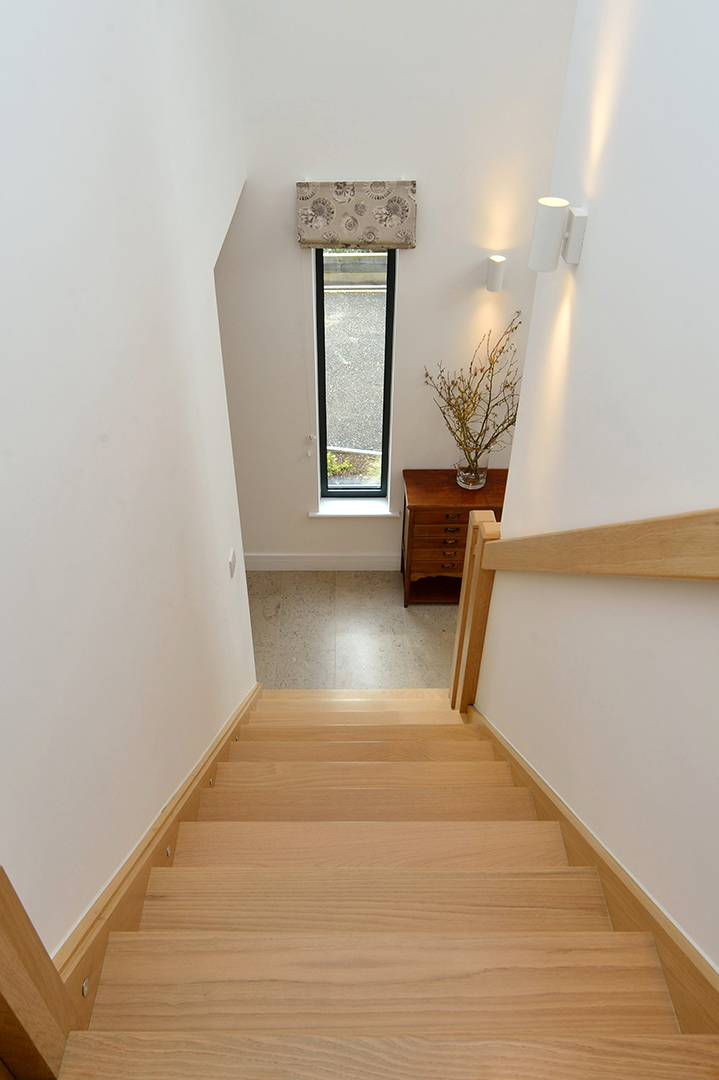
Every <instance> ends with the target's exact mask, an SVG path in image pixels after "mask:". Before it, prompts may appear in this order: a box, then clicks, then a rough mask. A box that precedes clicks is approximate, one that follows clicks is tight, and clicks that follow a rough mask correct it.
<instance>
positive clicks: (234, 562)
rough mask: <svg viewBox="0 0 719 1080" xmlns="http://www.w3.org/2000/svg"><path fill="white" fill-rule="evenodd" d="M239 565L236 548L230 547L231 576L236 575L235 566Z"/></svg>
mask: <svg viewBox="0 0 719 1080" xmlns="http://www.w3.org/2000/svg"><path fill="white" fill-rule="evenodd" d="M236 566H237V556H236V555H235V549H234V548H230V577H234V576H235V567H236Z"/></svg>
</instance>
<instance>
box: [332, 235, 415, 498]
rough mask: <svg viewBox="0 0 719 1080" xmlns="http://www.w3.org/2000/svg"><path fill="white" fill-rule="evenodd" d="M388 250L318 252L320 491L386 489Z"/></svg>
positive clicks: (371, 492) (391, 277)
mask: <svg viewBox="0 0 719 1080" xmlns="http://www.w3.org/2000/svg"><path fill="white" fill-rule="evenodd" d="M395 256H396V253H395V252H394V251H390V252H387V251H334V250H318V252H317V308H318V311H317V315H318V319H317V323H318V359H319V373H318V374H319V397H320V402H319V404H320V440H319V442H320V474H321V477H322V494H323V495H333V496H334V495H373V496H377V495H384V494H386V490H387V451H388V442H389V407H390V402H389V394H390V386H391V329H392V327H391V323H392V319H391V313H392V309H393V306H394V260H395Z"/></svg>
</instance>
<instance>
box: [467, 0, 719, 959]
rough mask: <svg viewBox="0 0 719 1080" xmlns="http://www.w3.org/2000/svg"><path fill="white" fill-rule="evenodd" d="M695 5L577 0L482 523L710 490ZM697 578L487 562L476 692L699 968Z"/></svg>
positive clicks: (707, 275)
mask: <svg viewBox="0 0 719 1080" xmlns="http://www.w3.org/2000/svg"><path fill="white" fill-rule="evenodd" d="M717 35H719V9H717V7H716V5H715V4H713V3H711V2H710V0H696V2H695V3H693V4H689V5H683V6H682V7H681V8H679V7H677V5H676V4H674V3H672V2H671V0H602V2H601V3H597V2H596V0H580V3H579V8H578V15H577V24H576V30H575V35H574V41H573V45H572V52H571V58H570V65H569V75H568V82H567V89H566V95H565V101H564V107H563V113H562V120H561V124H560V130H559V138H558V145H557V154H556V160H555V165H554V172H553V181H552V194H555V195H562V196H566V197H567V198H568V199H570V201H571V202H572V203H576V204H578V205H584V206H585V207H586V208H587V209H588V211H589V224H588V230H587V237H586V243H585V248H584V253H583V255H582V260H581V263H580V264H579V266H578V268H577V270H576V273H575V272H574V271H572V270H570V269H569V268H568V267H566V266H565V265H564V264H561V269H560V270H559V272H558V273H556V274H552V275H550V274H548V275H544V276H542V275H540V281H539V284H538V287H537V293H536V298H535V304H534V313H533V319H532V330H531V336H530V341H529V345H528V351H527V360H526V367H525V384H524V392H523V397H522V402H521V406H520V415H519V422H518V426H517V433H516V438H515V444H514V454H513V458H512V470H511V476H510V482H509V490H508V494H507V503H506V512H505V516H504V522H503V526H502V531H503V535H505V536H516V535H521V534H527V533H532V532H543V531H549V530H553V529H566V528H573V527H577V526H584V525H593V524H597V523H604V522H606V523H608V522H613V521H622V520H627V519H632V518H642V517H649V516H653V515H661V514H672V513H677V512H681V511H688V510H695V509H701V508H707V507H714V506H716V505H717V503H719V424H718V423H717V400H719V365H717V361H716V341H717V337H719V308H718V307H717V304H716V300H715V293H716V289H717V269H716V266H717V263H716V252H717V249H718V248H719V215H718V214H717V212H716V198H715V191H714V188H715V176H716V174H717V170H718V169H719V141H718V140H717V135H718V134H719V132H718V131H717V118H716V99H717V94H719V74H718V73H717V65H716V57H715V51H716V50H715V42H716V40H717ZM717 657H719V584H715V583H699V582H680V581H668V582H658V581H630V580H622V579H619V578H617V579H606V580H601V579H591V578H586V577H584V578H583V577H576V578H575V577H566V578H565V577H561V576H557V577H553V576H551V575H530V574H526V575H518V574H517V575H511V574H499V575H498V576H497V581H496V585H495V596H494V599H493V603H492V609H491V617H490V625H489V636H488V643H487V651H486V654H485V658H484V663H483V666H482V673H481V678H480V685H479V690H478V704H479V707H480V708H481V709H482V711H483V712H485V713H486V715H487V716H488V718H489V719H490V720H491V721H492V722H493V723H494V724H495V725H496V726H497V727H498V728H499V729H500V730H501V731H502V732H503V733H504V734H505V735H506V736H507V738H508V739H510V740H511V741H512V742H513V743H514V744H515V745H516V746H517V747H518V749H519V750H520V751H521V753H522V754H524V756H525V757H526V758H527V759H528V760H529V761H530V762H531V763H532V764H533V765H534V766H535V768H537V769H538V770H539V771H540V772H541V773H542V774H543V775H544V777H545V778H546V779H547V780H548V782H549V783H550V784H551V785H552V786H553V787H554V788H555V790H556V791H558V793H559V794H560V795H561V796H562V797H563V798H564V799H565V800H566V801H567V802H568V803H569V805H570V806H571V807H572V808H573V810H574V811H575V812H576V813H577V814H578V815H579V816H580V817H581V818H582V819H583V820H584V821H585V822H586V823H587V825H588V826H589V828H590V829H592V830H593V831H594V832H595V834H596V835H597V836H598V837H599V839H600V840H601V841H602V842H603V843H604V844H605V845H606V846H607V847H608V848H609V849H610V850H611V851H612V852H613V854H614V855H615V856H616V857H617V858H618V859H619V860H620V861H621V862H622V863H624V865H625V866H626V867H627V868H628V869H629V870H630V872H631V873H632V874H633V875H634V876H635V877H636V878H637V880H638V881H639V882H640V883H641V884H642V885H643V887H644V888H645V889H647V890H648V891H649V893H651V894H652V895H653V896H654V897H655V899H656V900H657V901H658V902H659V903H660V904H661V905H662V906H663V907H664V908H665V909H666V910H667V911H668V912H669V913H670V915H671V916H672V917H673V918H674V919H675V921H676V922H677V923H678V924H679V925H680V926H681V927H682V928H683V930H684V931H685V932H686V933H688V934H689V936H690V937H692V938H693V939H694V940H695V941H696V942H697V943H698V945H699V946H700V948H702V949H703V950H704V951H705V953H706V954H707V955H708V956H709V957H710V958H711V960H712V961H713V963H714V964H719V923H717V918H716V910H717V904H716V898H717V895H719V845H717V821H719V784H718V783H717V770H718V769H719V724H718V723H717V701H718V700H719V665H718V664H717Z"/></svg>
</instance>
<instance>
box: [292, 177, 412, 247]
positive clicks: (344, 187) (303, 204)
mask: <svg viewBox="0 0 719 1080" xmlns="http://www.w3.org/2000/svg"><path fill="white" fill-rule="evenodd" d="M416 237H417V182H416V181H415V180H374V181H371V182H364V181H363V182H354V183H350V182H348V181H346V180H338V181H328V182H325V183H311V182H308V181H305V182H303V183H300V184H298V185H297V239H298V240H299V242H300V246H301V247H310V248H318V247H321V248H325V247H326V248H369V249H370V250H372V249H386V248H413V247H415V246H416V243H417V239H416Z"/></svg>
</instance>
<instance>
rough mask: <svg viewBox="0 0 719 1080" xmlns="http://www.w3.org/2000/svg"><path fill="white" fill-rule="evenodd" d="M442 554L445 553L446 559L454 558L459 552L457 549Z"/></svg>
mask: <svg viewBox="0 0 719 1080" xmlns="http://www.w3.org/2000/svg"><path fill="white" fill-rule="evenodd" d="M442 554H443V555H444V557H445V559H452V558H454V556H455V555H456V554H457V553H456V551H443V552H442Z"/></svg>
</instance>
